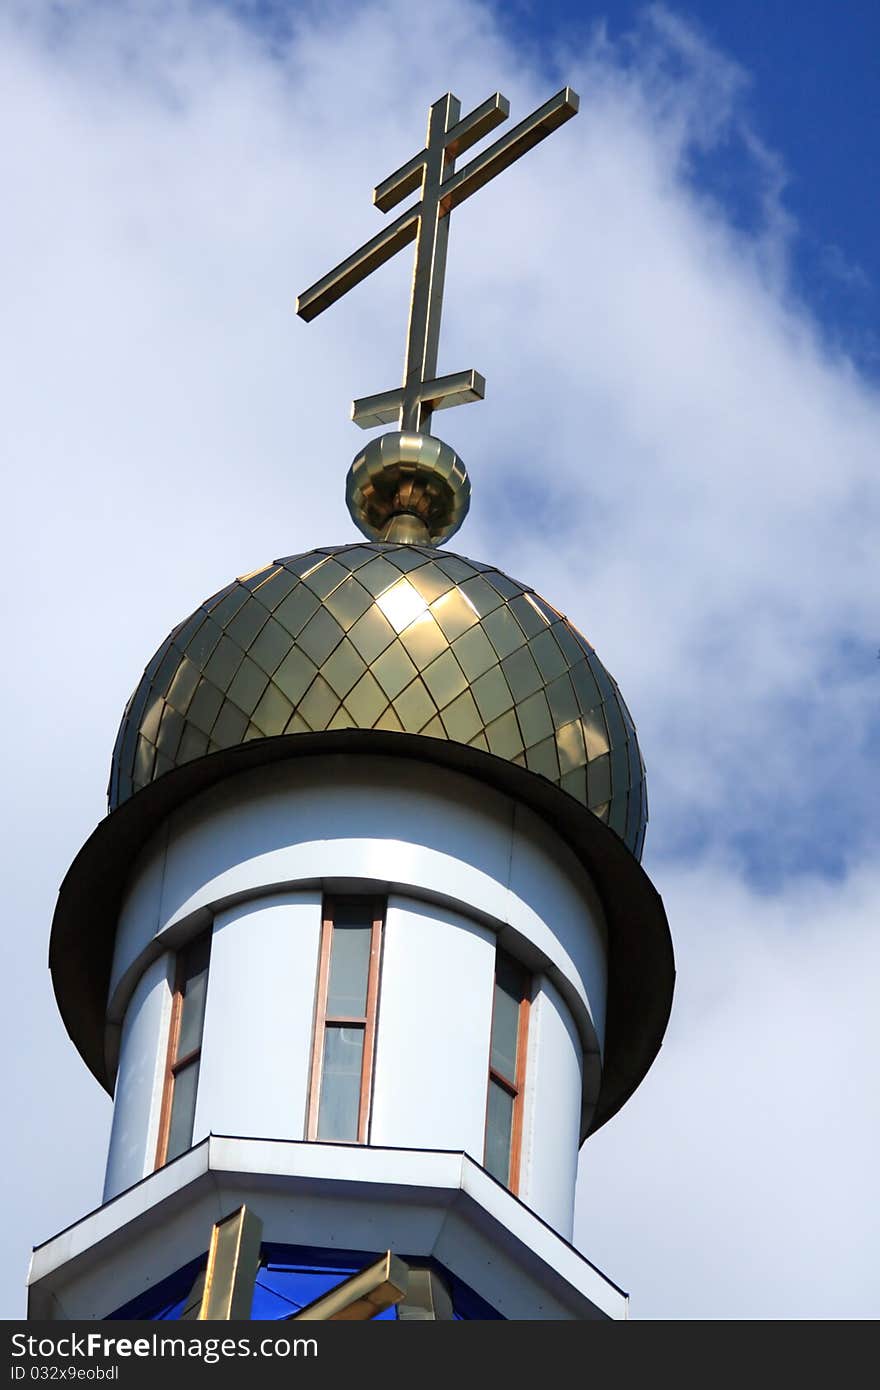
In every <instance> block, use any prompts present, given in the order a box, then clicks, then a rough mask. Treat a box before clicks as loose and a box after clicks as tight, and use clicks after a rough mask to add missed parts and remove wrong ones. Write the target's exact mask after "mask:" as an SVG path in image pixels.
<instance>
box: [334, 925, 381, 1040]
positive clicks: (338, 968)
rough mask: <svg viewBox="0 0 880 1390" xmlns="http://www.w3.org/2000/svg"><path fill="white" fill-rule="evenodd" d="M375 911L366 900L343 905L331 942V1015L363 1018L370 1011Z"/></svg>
mask: <svg viewBox="0 0 880 1390" xmlns="http://www.w3.org/2000/svg"><path fill="white" fill-rule="evenodd" d="M372 932H373V913H372V909H371V907H370V905H369V904H368V903H365V904H363V905H361V906H358V905H357V904H354V903H353V904H343V903H341V904H340V905H339V908H338V909H337V911H336V915H335V917H334V919H333V936H332V940H331V943H330V981H329V984H328V988H327V1017H328V1018H363V1017H364V1016H365V1015H366V1012H367V976H368V975H369V970H370V942H371V940H372Z"/></svg>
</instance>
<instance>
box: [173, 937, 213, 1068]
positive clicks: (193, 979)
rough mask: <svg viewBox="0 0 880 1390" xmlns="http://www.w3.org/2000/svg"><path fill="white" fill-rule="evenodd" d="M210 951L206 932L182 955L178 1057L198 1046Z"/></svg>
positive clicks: (203, 1018) (200, 1039) (203, 1014)
mask: <svg viewBox="0 0 880 1390" xmlns="http://www.w3.org/2000/svg"><path fill="white" fill-rule="evenodd" d="M210 952H211V938H210V936H207V935H206V936H202V937H199V940H198V941H197V942H195V944H194V945H193V946H191V947H190V949H189V950H188V951H187V953H186V955H185V956H184V965H183V985H182V994H183V999H182V1001H181V1009H180V1033H179V1035H178V1039H177V1055H178V1057H185V1056H186V1055H187V1053H188V1052H193V1051H194V1050H195V1048H197V1047H200V1046H201V1042H202V1025H203V1024H204V1021H205V996H206V994H207V992H208V958H209V956H210Z"/></svg>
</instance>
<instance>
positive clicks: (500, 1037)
mask: <svg viewBox="0 0 880 1390" xmlns="http://www.w3.org/2000/svg"><path fill="white" fill-rule="evenodd" d="M522 997H523V973H522V971H521V970H520V968H519V966H517V965H516V964H515V963H514V962H513V961H511V960H508V959H507V957H506V956H501V955H499V957H498V964H497V966H496V968H495V1003H494V1007H493V1012H492V1051H491V1054H490V1057H489V1065H490V1067H491V1068H492V1069H493V1071H497V1072H500V1073H501V1075H502V1076H504V1077H506V1078H507V1080H508V1081H510V1082H511V1084H513V1083H515V1082H516V1044H517V1039H518V1037H519V1006H520V1001H521V1000H522Z"/></svg>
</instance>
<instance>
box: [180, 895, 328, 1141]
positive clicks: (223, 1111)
mask: <svg viewBox="0 0 880 1390" xmlns="http://www.w3.org/2000/svg"><path fill="white" fill-rule="evenodd" d="M320 931H321V895H320V893H317V892H311V893H287V894H279V895H276V896H272V897H268V898H260V899H258V900H256V901H252V902H247V903H241V904H239V905H238V906H237V907H233V908H230V909H228V910H227V911H226V912H223V913H220V914H219V915H218V916H217V918H216V919H215V922H214V930H213V934H212V937H211V964H210V968H209V971H208V996H207V1005H206V1009H205V1031H204V1035H203V1039H202V1060H201V1068H200V1071H199V1087H198V1095H197V1097H196V1116H195V1128H194V1133H193V1142H194V1143H197V1142H198V1141H199V1140H200V1139H203V1138H204V1137H205V1136H206V1135H207V1134H209V1133H214V1134H233V1135H245V1136H248V1137H252V1138H275V1139H303V1138H304V1137H305V1128H304V1126H305V1113H306V1101H307V1096H308V1080H309V1061H310V1057H311V1047H312V1029H313V1024H314V1007H315V986H316V979H317V968H318V946H319V940H320Z"/></svg>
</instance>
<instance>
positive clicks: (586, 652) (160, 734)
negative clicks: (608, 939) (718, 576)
mask: <svg viewBox="0 0 880 1390" xmlns="http://www.w3.org/2000/svg"><path fill="white" fill-rule="evenodd" d="M343 729H359V730H377V731H385V732H386V733H394V734H398V735H419V736H420V737H421V738H422V739H433V740H438V741H441V742H442V741H445V742H446V743H449V744H460V745H465V746H468V747H470V748H474V749H480V750H482V751H483V752H484V753H488V754H491V755H493V756H494V757H496V758H499V759H504V760H506V761H507V762H510V763H513V764H516V765H518V766H519V767H521V768H525V769H527V770H528V771H530V772H532V773H533V774H535V776H536V777H540V778H545V779H546V780H547V781H549V782H551V783H553V784H554V785H555V786H556V787H558V788H560V789H561V790H562V791H564V792H566V793H568V795H569V796H571V797H573V798H574V800H575V801H576V802H579V803H580V805H581V806H584V807H587V808H588V809H589V810H590V811H592V812H593V813H594V815H596V816H597V817H598V818H599V819H600V820H602V821H605V822H606V823H607V824H608V825H609V826H610V827H611V829H612V830H614V831H615V832H616V833H617V835H619V836H620V838H621V839H622V840H623V841H624V842H625V844H626V845H627V847H628V848H629V849H630V850H631V851H632V853H633V854H635V855H636V856H637V857H639V856H640V855H641V849H642V844H643V841H644V834H645V823H646V821H647V799H646V793H645V776H644V765H643V763H642V759H641V754H640V752H639V746H638V742H637V739H636V732H635V728H634V725H633V722H632V719H631V718H630V715H629V712H628V710H627V708H626V705H625V704H624V702H623V699H622V697H621V694H620V691H619V690H618V688H617V685H616V684H615V682H614V681H613V680H612V678H611V677H610V676H609V674H608V672H607V671H606V670H605V667H604V666H603V665H602V663H601V662H600V661H599V659H598V657H597V656H596V653H595V652H594V650H593V648H592V647H591V645H590V643H589V642H588V641H587V640H586V638H585V637H583V636H582V634H581V633H580V632H579V631H578V630H577V628H575V627H574V626H573V625H572V624H571V623H570V622H569V621H568V620H567V619H566V618H564V617H563V616H562V615H561V614H560V613H558V612H557V610H556V609H555V608H553V607H551V605H550V604H549V603H547V602H546V600H544V599H542V598H540V597H539V596H538V595H537V594H536V593H535V592H534V590H532V589H529V588H527V587H526V586H525V585H523V584H520V583H518V582H517V581H516V580H513V579H510V578H508V576H507V575H505V574H502V573H501V572H500V571H499V570H497V569H494V568H493V567H492V566H490V565H484V564H479V563H477V562H476V561H474V560H466V559H464V558H462V557H461V556H459V555H453V554H450V553H449V552H448V551H440V550H438V549H436V548H434V547H431V546H419V545H412V544H382V543H377V542H374V543H368V544H364V543H363V542H361V543H360V544H354V545H345V546H334V547H327V548H324V549H320V550H313V551H309V552H307V553H306V554H303V555H294V556H289V557H288V558H287V559H283V560H277V561H276V562H275V563H274V564H272V565H269V566H268V567H266V568H265V569H261V570H259V571H258V572H256V573H254V574H250V575H246V576H244V577H242V578H240V579H236V580H235V581H234V582H233V583H232V584H230V585H228V586H227V587H226V588H225V589H222V590H221V591H220V592H219V593H217V594H215V595H214V596H213V598H210V599H208V600H207V601H206V602H205V603H204V604H202V605H201V607H199V608H197V609H196V611H195V612H194V613H193V614H191V616H190V617H188V618H187V619H186V621H185V622H183V623H181V624H180V626H179V627H177V628H175V630H174V631H173V632H172V633H171V635H170V636H169V637H168V638H167V639H166V641H165V642H163V644H162V645H161V647H160V648H159V650H158V651H157V652H156V654H155V656H154V657H153V658H152V660H151V661H150V663H149V665H148V666H147V669H146V671H145V673H144V675H143V678H142V679H141V682H140V684H139V685H138V687H137V689H136V691H135V692H134V694H133V695H132V697H131V699H130V701H129V703H128V706H127V708H126V711H125V714H124V716H123V720H122V724H121V727H120V730H119V734H118V737H117V740H116V747H115V749H114V753H113V765H112V772H111V780H110V789H109V801H110V809H111V811H113V810H115V809H116V808H117V807H119V806H120V805H121V804H122V803H123V802H125V801H127V800H128V799H129V798H131V797H132V796H134V795H135V794H136V793H137V792H138V791H140V790H141V789H142V788H144V787H146V786H148V784H150V783H152V782H155V781H156V780H157V779H159V778H161V777H163V776H164V775H165V774H166V773H168V772H171V771H172V770H173V769H175V768H177V767H180V766H181V765H182V764H184V763H188V762H192V761H193V760H196V759H201V758H206V757H210V756H211V755H212V754H214V753H217V752H220V751H221V750H224V749H228V748H231V747H234V746H236V745H239V744H243V743H247V742H250V741H251V740H256V739H271V738H276V737H278V736H281V735H296V734H311V735H314V734H317V733H322V732H324V731H335V730H343Z"/></svg>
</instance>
